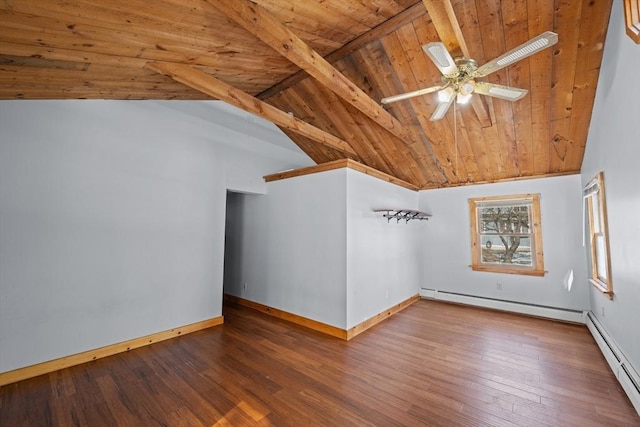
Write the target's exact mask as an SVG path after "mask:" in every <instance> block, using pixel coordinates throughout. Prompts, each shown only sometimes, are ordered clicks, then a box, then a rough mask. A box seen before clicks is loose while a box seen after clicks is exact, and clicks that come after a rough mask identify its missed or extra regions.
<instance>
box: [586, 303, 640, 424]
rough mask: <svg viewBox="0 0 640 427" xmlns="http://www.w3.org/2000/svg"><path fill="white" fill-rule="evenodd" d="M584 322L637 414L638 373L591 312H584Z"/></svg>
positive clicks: (639, 390)
mask: <svg viewBox="0 0 640 427" xmlns="http://www.w3.org/2000/svg"><path fill="white" fill-rule="evenodd" d="M585 323H586V324H587V328H589V331H590V332H591V335H593V338H594V339H595V340H596V343H597V344H598V347H600V351H601V352H602V354H603V355H604V358H605V359H606V361H607V363H608V364H609V367H611V370H612V371H613V373H614V374H615V376H616V378H617V379H618V381H619V382H620V385H621V386H622V388H623V389H624V391H625V393H627V396H629V400H630V401H631V404H632V405H633V407H634V408H635V409H636V412H638V415H640V375H638V372H636V370H635V369H634V368H633V366H631V364H630V363H629V360H627V358H626V357H625V355H624V353H622V351H621V350H620V348H619V347H618V346H617V345H616V343H615V342H614V341H613V339H612V338H611V336H610V335H609V333H608V332H607V331H606V330H605V329H604V328H603V327H602V325H601V324H600V322H599V321H598V319H597V318H596V317H595V316H594V315H593V313H591V312H589V313H587V314H586V316H585Z"/></svg>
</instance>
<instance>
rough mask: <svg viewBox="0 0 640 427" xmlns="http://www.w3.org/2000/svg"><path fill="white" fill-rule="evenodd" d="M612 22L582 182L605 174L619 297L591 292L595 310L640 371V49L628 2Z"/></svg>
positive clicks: (614, 278) (615, 6)
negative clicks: (631, 31) (630, 32)
mask: <svg viewBox="0 0 640 427" xmlns="http://www.w3.org/2000/svg"><path fill="white" fill-rule="evenodd" d="M610 20H611V21H610V25H609V31H608V33H607V40H606V43H605V50H604V57H603V60H602V68H601V70H600V79H599V81H598V91H597V93H596V100H595V106H594V109H593V116H592V119H591V127H590V129H589V138H588V141H587V147H586V152H585V157H584V161H583V163H582V183H583V184H586V183H587V182H588V181H589V180H591V179H592V178H593V177H594V176H595V175H596V174H597V173H598V172H600V171H604V175H605V177H604V179H605V192H606V198H607V212H608V216H609V244H610V246H611V269H612V272H611V275H612V281H613V282H612V283H613V290H614V293H615V296H614V299H613V301H610V300H608V299H607V298H606V297H604V296H603V294H601V293H600V292H598V291H597V290H596V289H595V288H593V287H590V295H591V306H592V307H591V308H592V311H593V313H594V314H595V315H596V317H597V318H598V320H600V322H601V323H602V325H603V326H604V327H605V328H606V329H607V331H608V332H609V334H610V335H611V336H612V337H613V339H614V340H615V341H616V343H617V344H618V346H619V347H620V348H621V350H622V351H623V352H624V353H625V355H626V357H627V358H628V359H629V361H630V362H631V364H632V365H633V366H634V368H635V370H636V372H640V216H639V215H640V77H639V74H638V73H639V70H640V46H638V45H636V44H635V43H633V41H632V40H631V39H630V38H629V37H628V36H627V35H626V34H625V33H624V28H623V24H622V23H623V10H622V2H617V1H616V2H613V10H612V12H611V18H610ZM583 253H584V250H583ZM585 256H586V255H585Z"/></svg>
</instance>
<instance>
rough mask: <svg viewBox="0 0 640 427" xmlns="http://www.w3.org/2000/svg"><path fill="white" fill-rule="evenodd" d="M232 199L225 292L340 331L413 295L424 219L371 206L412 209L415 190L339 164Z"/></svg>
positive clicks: (415, 289)
mask: <svg viewBox="0 0 640 427" xmlns="http://www.w3.org/2000/svg"><path fill="white" fill-rule="evenodd" d="M229 200H230V206H229V211H230V213H231V212H233V214H234V215H236V218H228V219H227V222H228V226H227V230H229V238H230V239H229V241H228V256H227V265H226V271H227V275H226V276H225V292H227V293H230V294H232V295H236V296H239V297H242V298H245V299H248V300H251V301H255V302H259V303H261V304H265V305H267V306H270V307H275V308H278V309H281V310H284V311H287V312H290V313H294V314H297V315H300V316H303V317H306V318H310V319H313V320H317V321H319V322H322V323H326V324H329V325H332V326H335V327H337V328H340V329H349V328H351V327H353V326H355V325H357V324H358V323H361V322H363V321H364V320H366V319H368V318H370V317H372V316H375V315H376V314H378V313H380V312H382V311H384V310H386V309H388V308H389V307H391V306H393V305H395V304H397V303H399V302H401V301H404V300H406V299H407V298H409V297H411V296H413V295H415V294H417V293H418V290H419V285H420V280H419V276H420V267H419V262H420V258H419V249H420V245H419V236H418V234H417V232H418V230H420V228H421V227H422V226H423V224H419V223H416V222H412V223H409V224H405V223H400V224H397V223H395V222H392V223H387V220H386V219H384V218H382V215H381V214H375V213H374V212H373V210H374V209H377V208H408V209H415V208H416V207H417V203H418V194H417V192H415V191H411V190H407V189H404V188H402V187H399V186H397V185H394V184H390V183H388V182H385V181H382V180H380V179H377V178H373V177H371V176H369V175H366V174H363V173H361V172H358V171H354V170H352V169H337V170H331V171H327V172H320V173H316V174H311V175H302V176H298V177H295V178H289V179H285V180H279V181H274V182H270V183H268V184H267V195H266V196H260V195H239V194H234V195H231V196H230V198H229ZM245 284H246V288H245Z"/></svg>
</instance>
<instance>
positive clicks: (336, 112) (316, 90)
mask: <svg viewBox="0 0 640 427" xmlns="http://www.w3.org/2000/svg"><path fill="white" fill-rule="evenodd" d="M291 90H293V91H300V93H299V95H300V98H301V99H304V100H306V101H304V102H306V103H309V102H311V101H313V102H314V103H316V105H317V106H318V108H317V109H318V110H319V111H331V113H332V114H331V118H330V122H331V124H332V125H333V127H334V128H335V129H336V133H337V134H338V135H340V136H341V137H342V139H344V140H345V141H349V145H350V146H351V147H352V148H353V149H354V151H355V152H356V154H357V155H358V156H360V158H361V159H362V160H363V161H364V164H366V165H369V166H371V167H373V168H375V169H378V170H380V171H382V172H385V173H391V174H393V173H394V172H395V171H393V169H392V168H391V167H390V166H389V164H388V163H387V161H386V160H385V159H384V157H383V153H381V152H379V150H375V149H373V146H372V145H371V144H370V142H369V141H367V139H366V138H364V136H363V135H362V132H361V131H360V128H359V126H358V125H357V124H356V123H355V122H354V120H353V117H352V116H351V113H350V112H349V111H348V110H347V109H346V107H345V106H344V104H343V103H342V102H341V99H340V98H339V97H338V96H337V95H336V94H335V93H333V92H332V91H330V90H327V89H326V88H325V87H324V86H322V85H321V84H319V83H317V82H316V81H315V80H311V79H305V80H303V81H301V82H300V83H298V84H297V85H296V86H295V87H294V88H291Z"/></svg>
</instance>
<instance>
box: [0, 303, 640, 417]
mask: <svg viewBox="0 0 640 427" xmlns="http://www.w3.org/2000/svg"><path fill="white" fill-rule="evenodd" d="M224 316H225V324H224V325H222V326H218V327H214V328H211V329H208V330H204V331H200V332H195V333H193V334H190V335H187V336H183V337H180V338H176V339H173V340H170V341H165V342H161V343H157V344H153V345H151V346H149V347H144V348H140V349H137V350H133V351H131V352H128V353H123V354H118V355H115V356H111V357H108V358H105V359H101V360H98V361H95V362H92V363H88V364H85V365H80V366H76V367H72V368H68V369H64V370H62V371H58V372H54V373H52V374H48V375H43V376H41V377H37V378H33V379H30V380H26V381H22V382H19V383H16V384H11V385H7V386H4V387H2V388H0V425H1V426H23V425H26V426H40V425H42V426H45V425H60V426H66V425H83V426H111V425H122V426H145V425H169V426H183V425H184V426H199V425H220V426H223V425H230V426H244V425H247V426H249V425H260V426H267V425H276V426H289V425H290V426H306V427H309V426H349V425H353V426H366V425H375V426H396V425H409V426H413V425H433V426H514V425H515V426H544V425H548V426H570V425H576V426H631V425H634V426H640V417H638V416H637V414H636V413H635V411H634V409H633V407H632V406H631V403H630V402H629V400H628V399H627V397H626V396H625V394H624V393H623V391H622V390H621V388H620V386H619V385H618V383H617V381H616V379H615V377H614V376H613V374H612V373H611V371H610V370H609V368H608V366H607V365H606V363H605V361H604V358H603V356H602V355H601V354H600V352H599V350H598V348H597V346H596V344H595V343H594V341H593V338H592V337H591V335H590V334H589V332H588V330H587V328H586V327H584V326H580V325H570V324H564V323H557V322H552V321H548V320H542V319H534V318H528V317H522V316H518V315H513V314H508V313H501V312H494V311H489V310H483V309H478V308H473V307H463V306H456V305H450V304H445V303H440V302H435V301H428V300H422V301H418V302H417V303H415V304H414V305H412V306H411V307H409V308H407V309H405V310H404V311H402V312H400V313H399V314H397V315H395V316H394V317H392V318H390V319H388V320H386V321H385V322H383V323H381V324H379V325H377V326H376V327H374V328H372V329H370V330H368V331H366V332H364V333H363V334H361V335H359V336H358V337H356V338H354V339H353V340H352V341H349V342H346V341H342V340H339V339H336V338H332V337H328V336H324V335H321V334H319V333H316V332H313V331H310V330H307V329H304V328H301V327H298V326H295V325H292V324H290V323H287V322H285V321H281V320H279V319H275V318H273V317H269V316H266V315H263V314H261V313H258V312H256V311H253V310H251V309H248V308H243V307H240V306H235V305H227V306H225V310H224Z"/></svg>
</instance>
